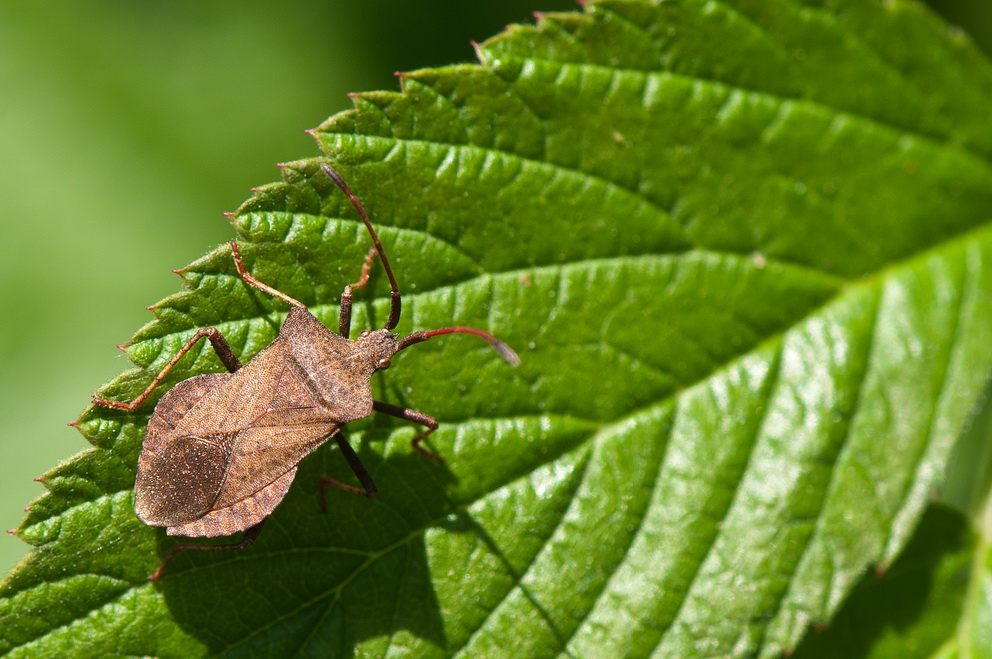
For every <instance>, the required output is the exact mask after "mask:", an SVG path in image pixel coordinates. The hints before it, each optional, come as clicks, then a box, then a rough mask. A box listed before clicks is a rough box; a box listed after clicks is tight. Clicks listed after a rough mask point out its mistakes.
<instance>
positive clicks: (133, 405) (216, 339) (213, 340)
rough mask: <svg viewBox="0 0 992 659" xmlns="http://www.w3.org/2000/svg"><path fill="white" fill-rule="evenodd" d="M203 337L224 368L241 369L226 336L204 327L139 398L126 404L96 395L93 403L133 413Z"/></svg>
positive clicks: (211, 328) (229, 369)
mask: <svg viewBox="0 0 992 659" xmlns="http://www.w3.org/2000/svg"><path fill="white" fill-rule="evenodd" d="M203 337H207V338H208V339H210V345H211V346H213V349H214V352H216V353H217V356H218V357H220V360H221V362H223V364H224V366H225V367H226V368H227V370H228V371H230V372H231V373H233V372H235V371H236V370H238V369H239V368H241V362H240V361H238V358H237V356H236V355H235V354H234V351H233V350H231V346H230V344H228V342H227V340H226V339H225V338H224V335H223V334H221V333H220V331H219V330H218V329H217V328H216V327H202V328H200V329H198V330H197V331H196V334H194V335H193V337H192V338H191V339H190V340H189V341H187V342H186V345H184V346H183V347H182V348H180V349H179V352H177V353H176V354H175V356H174V357H173V358H172V359H170V360H169V363H168V364H166V365H165V368H163V369H162V370H161V371H160V372H159V374H158V375H156V376H155V379H154V380H152V383H151V384H150V385H148V388H147V389H145V390H144V391H142V392H141V393H140V394H138V397H137V398H135V399H134V400H132V401H131V402H130V403H124V402H121V401H118V400H104V399H102V398H97V397H96V395H95V394H94V396H93V402H94V403H96V404H97V405H103V406H105V407H115V408H117V409H119V410H127V411H128V412H133V411H134V410H136V409H137V408H138V406H139V405H141V404H142V403H143V402H145V399H146V398H148V396H150V395H151V393H152V391H154V390H155V387H157V386H158V385H160V384H161V383H162V380H164V379H165V376H167V375H168V374H169V371H171V370H172V367H174V366H175V365H176V364H177V363H178V362H179V360H180V359H182V358H183V355H185V354H186V353H187V352H189V350H190V348H192V347H193V346H194V345H196V343H197V341H199V340H200V339H202V338H203Z"/></svg>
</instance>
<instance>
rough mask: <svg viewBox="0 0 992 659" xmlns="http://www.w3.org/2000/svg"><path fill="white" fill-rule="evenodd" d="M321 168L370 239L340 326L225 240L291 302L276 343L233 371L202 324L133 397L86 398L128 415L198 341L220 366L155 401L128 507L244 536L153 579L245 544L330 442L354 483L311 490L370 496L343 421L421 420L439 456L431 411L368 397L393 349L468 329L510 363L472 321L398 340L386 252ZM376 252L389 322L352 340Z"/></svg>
mask: <svg viewBox="0 0 992 659" xmlns="http://www.w3.org/2000/svg"><path fill="white" fill-rule="evenodd" d="M321 168H322V169H323V171H324V173H325V174H327V176H328V177H329V178H330V179H331V180H332V181H334V183H335V184H336V185H337V186H338V187H339V188H340V189H341V190H342V191H343V192H344V193H345V194H346V195H347V196H348V198H349V199H350V200H351V203H352V205H354V207H355V208H356V209H357V211H358V214H359V216H360V217H361V219H362V221H363V222H364V223H365V226H366V227H367V228H368V231H369V234H370V235H371V237H372V242H373V245H374V246H373V248H372V250H371V251H370V252H369V255H368V258H367V259H366V260H365V263H364V264H363V267H362V272H361V276H360V278H359V280H358V281H357V282H355V283H354V284H351V285H349V286H346V287H345V289H344V292H343V293H342V294H341V315H340V322H339V326H338V333H337V334H335V333H334V332H332V331H331V330H329V329H328V328H327V327H325V326H324V325H323V324H322V323H321V322H320V321H319V320H317V318H316V317H314V316H313V314H311V313H310V312H309V311H308V310H307V308H306V306H304V305H303V304H302V303H301V302H299V301H297V300H295V299H293V298H291V297H289V296H288V295H286V294H285V293H282V292H280V291H278V290H276V289H274V288H272V287H271V286H268V285H267V284H264V283H262V282H260V281H258V280H257V279H255V278H254V277H253V276H252V275H251V274H249V273H248V272H247V271H246V269H245V267H244V263H243V262H242V260H241V254H240V252H239V251H238V246H237V244H236V243H233V242H232V243H231V252H232V255H233V258H234V263H235V265H236V266H237V269H238V273H239V274H240V276H241V278H242V280H243V281H244V282H245V283H246V284H248V285H250V286H253V287H255V288H257V289H259V290H262V291H264V292H266V293H268V294H270V295H273V296H274V297H277V298H279V299H280V300H283V301H284V302H286V303H288V304H289V305H290V311H289V315H288V316H287V317H286V320H285V322H284V323H283V325H282V329H281V330H280V331H279V336H278V337H277V338H276V340H275V341H273V342H272V343H271V344H269V345H268V346H267V347H266V348H265V349H264V350H262V351H261V352H260V353H259V354H258V355H256V356H255V357H254V358H253V359H252V360H251V361H249V362H248V363H247V364H245V365H244V366H242V365H241V362H240V361H239V360H238V358H237V356H236V355H235V354H234V351H233V350H231V347H230V345H228V343H227V341H226V340H225V339H224V337H223V335H221V333H220V332H219V331H218V330H217V329H215V328H213V327H207V328H202V329H200V330H198V331H197V332H196V333H195V334H194V335H193V336H192V337H191V338H190V340H189V341H188V342H187V343H186V344H185V345H184V346H183V347H182V348H181V349H180V350H179V351H178V352H177V353H176V355H175V356H174V357H173V358H172V360H171V361H170V362H169V363H168V364H166V366H165V368H163V369H162V371H161V372H160V373H159V374H158V375H157V376H156V377H155V378H154V380H152V382H151V384H150V385H149V386H148V388H147V389H145V390H144V391H143V392H142V393H141V394H140V395H139V396H138V397H137V398H135V399H134V400H132V401H131V402H129V403H125V402H121V401H110V400H103V399H100V398H96V397H94V402H95V403H96V404H98V405H104V406H107V407H114V408H118V409H124V410H128V411H134V410H135V409H137V408H138V407H139V406H140V405H141V404H142V403H143V402H144V401H145V400H146V399H147V398H148V396H149V395H150V394H151V393H152V392H153V391H154V390H155V388H156V387H157V386H158V385H159V384H160V383H161V382H162V380H163V379H164V378H165V376H166V375H167V374H168V373H169V371H170V370H171V369H172V368H173V367H174V366H175V365H176V363H178V362H179V360H180V359H181V358H182V357H183V355H185V354H186V353H187V352H188V351H189V350H190V348H192V347H193V346H194V345H195V344H196V343H197V342H199V341H200V340H201V339H203V338H206V339H208V340H209V341H210V344H211V346H212V347H213V349H214V351H215V352H216V353H217V355H218V357H220V360H221V362H222V363H223V364H224V366H225V367H226V368H227V370H228V371H230V372H229V373H208V374H205V375H197V376H195V377H192V378H190V379H188V380H184V381H183V382H180V383H179V384H177V385H176V386H174V387H173V388H172V389H171V390H169V391H168V392H167V393H166V394H165V395H164V396H163V397H162V399H161V400H160V401H159V402H158V405H156V406H155V411H154V412H153V413H152V416H151V420H149V422H148V428H147V430H146V431H145V439H144V443H143V445H142V450H141V456H140V457H139V458H138V477H137V480H136V482H135V486H134V489H135V502H134V509H135V513H136V514H137V516H138V518H139V519H140V520H141V521H142V522H144V523H145V524H148V525H149V526H164V527H165V528H166V530H167V532H168V534H169V535H180V536H189V537H216V536H223V535H230V534H232V533H237V532H239V531H244V532H245V533H244V537H243V539H242V540H241V542H238V543H234V544H225V545H198V544H177V545H174V546H173V547H172V548H171V549H170V550H169V551H168V552H167V553H166V555H165V556H164V557H163V559H162V562H161V564H160V565H159V568H158V570H156V571H155V573H154V574H153V575H152V577H151V578H152V579H158V578H159V576H161V574H162V570H163V569H164V568H165V566H166V565H167V564H168V562H169V561H170V560H171V559H172V557H173V556H175V554H176V553H178V552H181V551H187V550H205V551H217V550H229V549H243V548H245V547H247V546H248V545H250V544H251V543H253V542H254V541H255V539H256V538H257V537H258V534H259V532H260V531H261V528H262V524H263V522H264V521H265V518H266V517H268V515H269V514H271V513H272V511H273V510H274V509H275V507H276V506H278V505H279V503H280V502H281V501H282V499H283V497H285V496H286V492H287V491H288V490H289V486H290V485H291V484H292V482H293V477H294V476H295V475H296V467H297V465H298V464H299V462H300V460H302V459H303V458H305V457H306V456H307V455H308V454H310V452H311V451H313V450H314V449H316V448H317V447H318V446H320V445H321V444H323V443H324V442H326V441H327V440H328V439H330V438H332V437H333V438H334V439H335V440H336V442H337V445H338V447H339V448H340V450H341V453H342V455H343V456H344V458H345V460H346V461H347V462H348V464H349V465H350V467H351V469H352V471H354V472H355V476H356V477H357V478H358V481H359V483H361V487H360V488H359V487H355V486H352V485H348V484H345V483H341V482H339V481H336V480H334V479H331V478H327V477H324V478H323V479H322V480H321V489H323V487H324V486H325V485H332V486H334V487H338V488H341V489H343V490H347V491H349V492H354V493H356V494H361V495H363V496H366V497H372V496H374V495H375V493H376V486H375V483H374V482H373V480H372V477H371V476H370V475H369V473H368V471H367V470H366V469H365V467H364V466H363V465H362V463H361V461H360V460H359V458H358V455H357V454H356V453H355V451H354V450H353V449H352V448H351V446H350V445H349V444H348V441H347V439H346V438H345V436H344V435H343V434H342V433H341V428H342V426H343V425H344V424H346V423H348V422H349V421H355V420H356V419H362V418H365V417H367V416H369V415H370V414H372V412H373V411H378V412H382V413H385V414H390V415H392V416H396V417H399V418H402V419H406V420H408V421H412V422H414V423H418V424H420V425H422V426H424V427H425V428H426V429H425V430H424V431H423V432H422V433H420V434H418V435H417V436H416V437H414V438H413V440H412V444H413V447H414V448H415V449H416V450H417V451H419V452H420V453H422V454H423V455H425V456H427V457H429V458H431V459H433V460H435V461H437V462H441V458H440V457H438V456H437V455H435V454H433V453H431V452H430V451H428V450H427V449H426V448H424V447H423V445H422V444H421V442H422V441H423V439H424V438H425V437H427V435H429V434H430V433H431V432H433V431H434V430H435V429H436V428H437V422H436V421H435V420H434V419H433V418H432V417H430V416H428V415H426V414H423V413H422V412H418V411H416V410H411V409H405V408H402V407H398V406H395V405H390V404H389V403H384V402H381V401H377V400H374V399H373V398H372V388H371V385H370V378H371V377H372V374H373V373H375V372H376V371H378V370H381V369H385V368H388V367H389V364H390V360H391V358H392V357H393V355H395V354H396V353H397V352H399V351H400V350H403V349H404V348H406V347H408V346H411V345H413V344H415V343H420V342H422V341H426V340H428V339H430V338H431V337H433V336H437V335H439V334H451V333H462V334H474V335H476V336H479V337H481V338H483V339H485V340H486V341H488V342H489V343H490V344H491V345H492V346H493V348H495V349H496V351H497V352H498V353H499V354H500V355H501V356H502V357H503V358H504V359H506V361H508V362H509V363H510V364H512V365H516V364H517V363H518V362H519V359H518V358H517V355H516V354H515V353H514V352H513V351H512V350H511V349H510V348H509V347H507V346H506V345H505V344H504V343H502V342H501V341H499V340H498V339H496V338H495V337H493V336H492V335H490V334H488V333H486V332H483V331H482V330H478V329H474V328H471V327H446V328H442V329H437V330H430V331H421V332H414V333H413V334H410V335H408V336H406V337H402V338H401V337H400V336H399V335H397V334H394V333H392V331H391V330H392V329H393V328H394V327H396V324H397V323H398V322H399V318H400V311H401V304H400V292H399V288H398V287H397V285H396V279H395V277H394V276H393V272H392V270H391V268H390V267H389V261H388V259H387V258H386V254H385V253H384V252H383V249H382V245H381V244H380V242H379V238H378V236H377V235H376V233H375V229H374V228H373V227H372V223H371V222H370V221H369V219H368V216H367V215H366V213H365V210H364V209H363V208H362V205H361V203H359V201H358V199H357V198H356V197H355V195H354V194H352V192H351V190H350V189H349V188H348V185H347V184H346V183H345V182H344V180H343V179H342V178H341V176H340V175H339V174H338V173H337V172H336V171H335V170H334V169H332V168H331V167H330V166H329V165H327V164H322V165H321ZM376 255H378V256H379V259H380V260H381V262H382V266H383V269H384V270H385V272H386V275H387V277H388V278H389V283H390V287H391V298H390V299H391V305H390V313H389V318H388V320H387V321H386V325H385V327H384V328H383V329H379V330H371V331H364V332H362V333H361V335H360V336H359V337H358V338H357V339H355V340H351V339H350V338H349V335H350V332H351V306H352V291H353V290H355V289H361V288H364V287H365V285H366V283H367V281H368V276H369V271H370V269H371V266H372V263H373V261H374V260H375V257H376Z"/></svg>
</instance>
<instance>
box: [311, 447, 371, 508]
mask: <svg viewBox="0 0 992 659" xmlns="http://www.w3.org/2000/svg"><path fill="white" fill-rule="evenodd" d="M334 439H335V440H336V441H337V443H338V448H340V449H341V454H342V455H343V456H344V459H345V460H346V461H347V462H348V466H349V467H351V470H352V471H353V472H355V476H356V477H357V478H358V482H359V483H361V484H362V487H360V488H359V487H355V486H354V485H348V484H347V483H342V482H341V481H339V480H335V479H333V478H331V477H329V476H321V477H320V511H321V512H324V513H326V512H327V499H326V497H325V496H324V488H326V487H327V486H328V485H332V486H334V487H336V488H338V489H340V490H344V491H345V492H351V493H352V494H359V495H361V496H363V497H368V498H369V499H371V498H372V497H374V496H375V493H376V492H378V491H379V488H377V487H376V486H375V481H373V480H372V475H371V474H369V471H368V469H366V468H365V465H363V464H362V461H361V460H359V459H358V454H357V453H355V449H353V448H351V444H349V443H348V438H347V437H345V436H344V433H341V432H339V433H338V434H336V435H335V436H334Z"/></svg>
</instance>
